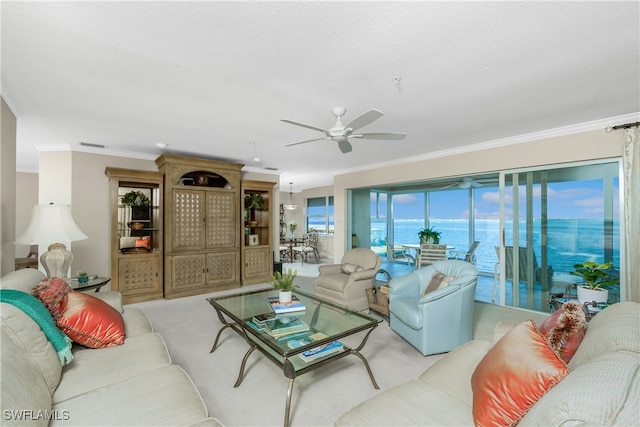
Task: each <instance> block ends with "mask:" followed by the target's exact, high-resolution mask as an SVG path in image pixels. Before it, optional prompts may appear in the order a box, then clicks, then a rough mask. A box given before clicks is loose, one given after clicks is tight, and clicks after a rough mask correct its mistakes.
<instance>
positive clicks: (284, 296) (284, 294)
mask: <svg viewBox="0 0 640 427" xmlns="http://www.w3.org/2000/svg"><path fill="white" fill-rule="evenodd" d="M278 299H279V300H280V302H281V303H282V302H291V291H280V292H279V293H278Z"/></svg>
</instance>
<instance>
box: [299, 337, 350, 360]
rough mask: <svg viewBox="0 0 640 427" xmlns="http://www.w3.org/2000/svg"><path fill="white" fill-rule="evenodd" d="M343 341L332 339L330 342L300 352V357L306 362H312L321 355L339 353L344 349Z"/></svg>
mask: <svg viewBox="0 0 640 427" xmlns="http://www.w3.org/2000/svg"><path fill="white" fill-rule="evenodd" d="M342 347H344V346H343V345H342V343H341V342H340V341H331V342H330V343H328V344H323V345H321V346H318V347H315V348H312V349H311V350H307V351H304V352H302V353H300V354H299V356H300V359H302V360H304V361H305V362H311V361H312V360H316V359H319V358H321V357H325V356H328V355H330V354H334V353H338V352H339V351H342Z"/></svg>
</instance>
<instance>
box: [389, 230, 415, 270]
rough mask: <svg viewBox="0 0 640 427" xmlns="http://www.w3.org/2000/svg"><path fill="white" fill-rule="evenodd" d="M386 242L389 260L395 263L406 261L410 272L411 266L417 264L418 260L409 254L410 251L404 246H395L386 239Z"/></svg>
mask: <svg viewBox="0 0 640 427" xmlns="http://www.w3.org/2000/svg"><path fill="white" fill-rule="evenodd" d="M384 242H385V244H386V245H387V260H389V259H390V260H393V261H402V262H404V261H406V262H407V266H408V267H409V270H411V264H414V265H415V263H416V259H415V258H414V257H413V255H411V254H410V253H409V249H407V248H403V247H402V246H393V245H391V243H389V239H388V238H386V237H385V238H384Z"/></svg>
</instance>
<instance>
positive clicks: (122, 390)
mask: <svg viewBox="0 0 640 427" xmlns="http://www.w3.org/2000/svg"><path fill="white" fill-rule="evenodd" d="M106 350H108V349H105V350H97V351H106ZM53 409H54V410H66V411H69V414H71V416H72V420H79V421H80V422H81V424H82V425H83V426H106V425H108V426H115V425H128V426H187V425H191V424H195V423H198V422H201V421H202V420H203V419H205V418H206V417H207V408H206V406H205V404H204V402H203V401H202V398H201V397H200V394H199V393H198V391H197V390H196V388H195V386H194V385H193V383H192V382H191V379H190V378H189V377H188V376H187V374H186V373H185V372H184V371H183V370H182V369H181V368H180V367H178V366H176V365H171V366H165V367H162V368H158V369H154V370H152V371H147V372H144V373H141V374H140V375H135V376H132V377H130V378H127V379H124V380H122V381H118V382H116V383H113V384H109V385H106V386H104V387H99V388H95V389H93V390H91V391H88V392H86V393H84V394H81V395H79V396H77V397H74V398H73V399H68V400H65V401H63V402H60V403H57V404H54V405H53ZM68 424H69V422H68V421H67V422H65V421H59V420H52V422H51V424H50V426H51V427H54V426H58V425H61V426H67V425H68Z"/></svg>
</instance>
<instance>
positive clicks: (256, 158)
mask: <svg viewBox="0 0 640 427" xmlns="http://www.w3.org/2000/svg"><path fill="white" fill-rule="evenodd" d="M253 161H254V162H256V163H260V162H261V161H262V159H261V158H260V157H257V156H256V157H254V158H253Z"/></svg>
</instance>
